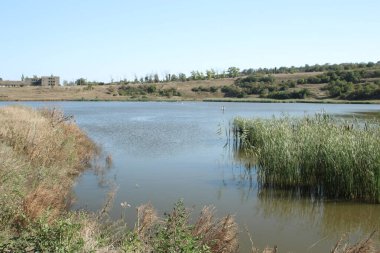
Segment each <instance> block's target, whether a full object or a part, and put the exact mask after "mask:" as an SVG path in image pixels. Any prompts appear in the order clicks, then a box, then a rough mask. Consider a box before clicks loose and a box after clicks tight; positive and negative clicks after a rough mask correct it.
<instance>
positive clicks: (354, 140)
mask: <svg viewBox="0 0 380 253" xmlns="http://www.w3.org/2000/svg"><path fill="white" fill-rule="evenodd" d="M233 127H234V133H235V134H234V136H235V143H236V145H237V148H239V149H243V150H244V151H246V152H249V153H250V154H251V155H252V156H254V157H255V159H256V161H257V164H256V165H257V166H256V167H257V175H258V181H259V184H260V185H261V187H263V188H278V189H291V190H301V191H302V192H304V191H306V192H307V193H311V194H313V195H314V196H318V197H324V198H329V199H346V200H359V201H367V202H373V203H379V202H380V141H379V136H380V124H379V122H378V121H376V120H372V121H359V120H355V119H352V120H348V121H347V120H344V119H339V118H337V117H333V116H331V115H328V114H325V113H320V114H316V115H315V116H307V115H306V116H304V117H301V118H297V117H290V116H285V115H284V116H281V117H273V118H270V119H258V118H256V119H243V118H236V119H235V120H234V123H233Z"/></svg>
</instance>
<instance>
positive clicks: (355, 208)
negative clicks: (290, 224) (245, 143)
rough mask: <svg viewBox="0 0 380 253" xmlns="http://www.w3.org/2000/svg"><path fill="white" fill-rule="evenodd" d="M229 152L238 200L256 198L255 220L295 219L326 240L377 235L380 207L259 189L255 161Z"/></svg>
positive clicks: (244, 154) (238, 152) (236, 151)
mask: <svg viewBox="0 0 380 253" xmlns="http://www.w3.org/2000/svg"><path fill="white" fill-rule="evenodd" d="M231 150H232V157H233V159H234V161H235V165H234V166H235V167H236V168H240V170H236V169H235V171H236V172H240V173H241V174H240V175H235V178H237V179H238V180H237V182H238V184H237V188H238V190H239V192H241V194H242V196H246V193H247V192H250V193H252V192H253V193H255V194H256V196H257V200H258V203H257V204H255V210H256V216H259V217H263V218H265V219H274V220H276V221H277V222H278V223H281V222H283V221H285V220H291V219H294V218H297V219H298V220H299V221H300V222H302V223H303V224H305V225H306V226H309V227H313V228H314V229H318V231H319V234H320V235H321V237H329V238H331V237H334V236H338V237H339V236H341V235H343V234H345V233H348V234H351V235H353V237H354V238H358V237H361V236H363V235H368V234H370V233H372V232H373V231H375V230H376V231H380V205H374V204H366V203H357V202H347V201H330V200H325V199H321V198H317V197H315V195H314V194H313V192H310V191H303V190H301V189H296V190H279V189H268V188H264V187H261V186H260V184H258V183H257V173H256V171H257V168H256V166H255V164H256V160H255V157H254V156H253V155H252V154H249V153H247V152H245V151H243V150H241V149H237V148H235V147H233V148H232V149H231ZM239 165H240V167H239ZM243 187H245V189H242V188H243ZM242 200H244V198H242ZM375 239H376V240H377V241H378V242H380V233H377V234H376V235H375Z"/></svg>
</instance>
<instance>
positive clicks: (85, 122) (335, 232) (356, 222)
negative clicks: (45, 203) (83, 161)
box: [0, 102, 380, 252]
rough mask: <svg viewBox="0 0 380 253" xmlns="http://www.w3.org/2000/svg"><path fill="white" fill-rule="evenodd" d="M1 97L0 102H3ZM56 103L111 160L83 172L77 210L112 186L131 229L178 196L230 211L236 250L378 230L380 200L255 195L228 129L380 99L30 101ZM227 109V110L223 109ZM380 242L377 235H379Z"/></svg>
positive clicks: (307, 248)
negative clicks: (148, 206) (246, 120)
mask: <svg viewBox="0 0 380 253" xmlns="http://www.w3.org/2000/svg"><path fill="white" fill-rule="evenodd" d="M4 104H7V103H0V105H4ZM24 104H28V105H32V106H35V107H41V106H49V107H50V106H55V107H58V108H61V109H62V110H63V111H64V112H65V113H66V114H68V115H74V117H75V120H76V122H77V123H78V124H79V126H80V127H81V128H82V129H84V130H85V131H86V132H87V133H88V134H89V136H90V137H91V138H92V139H93V140H94V141H96V142H97V143H99V144H100V145H101V146H102V148H103V151H104V154H105V155H108V154H110V155H111V156H112V158H113V165H112V166H111V168H109V169H108V170H107V171H106V172H105V174H104V175H103V177H101V178H100V177H99V176H96V175H95V174H94V172H92V171H88V172H86V173H84V174H83V175H82V176H81V177H80V178H79V179H78V181H77V184H76V185H75V188H74V192H75V195H76V198H77V202H76V203H75V204H74V206H73V209H81V208H85V209H87V210H98V209H99V208H101V207H102V205H103V203H104V200H105V196H106V195H107V192H109V190H110V188H112V187H111V185H116V186H117V194H116V197H115V205H114V207H113V208H112V210H111V213H110V214H111V216H113V217H115V218H117V217H120V215H121V213H122V212H123V211H122V208H121V206H120V203H121V202H124V201H127V202H128V203H129V204H131V205H132V207H131V208H128V209H126V210H125V212H126V217H127V222H128V223H129V224H130V225H131V226H133V224H134V222H135V217H136V211H135V208H134V207H136V206H138V205H140V204H143V203H147V202H151V203H152V204H153V205H154V206H155V207H156V208H157V210H158V211H159V212H160V213H161V214H163V213H164V212H165V211H166V212H167V211H170V209H171V208H172V207H173V204H174V203H175V202H176V201H177V200H179V199H181V198H183V199H184V202H185V204H186V206H189V207H193V208H194V211H195V212H198V211H199V210H200V209H201V207H202V206H203V205H209V204H212V205H214V206H215V207H216V208H217V215H219V216H222V215H226V214H228V213H232V214H234V215H235V217H236V220H237V222H238V223H239V228H240V231H241V233H240V244H241V252H247V251H248V250H249V248H250V242H249V239H248V236H247V233H246V232H245V227H246V228H247V229H248V231H249V232H250V234H251V235H252V239H253V241H254V243H255V246H256V247H260V248H263V247H265V246H266V245H277V246H278V248H279V250H280V251H281V252H328V250H329V249H330V248H331V247H332V246H333V245H334V243H335V242H336V240H338V239H339V238H340V236H341V235H342V234H344V233H350V234H351V239H352V240H354V239H356V238H357V237H358V236H363V235H367V234H368V233H370V232H372V231H373V230H378V231H379V230H380V205H369V204H360V203H351V202H334V201H324V202H323V201H318V200H313V199H306V198H297V197H294V196H291V194H289V193H287V192H282V193H281V192H280V193H279V192H276V193H273V192H260V193H258V189H257V183H256V178H255V172H254V170H247V169H246V168H245V166H244V162H240V161H239V160H240V159H239V158H238V157H237V155H236V154H233V152H232V151H231V150H230V149H229V148H228V147H225V144H226V134H225V133H226V129H228V124H229V122H230V121H231V120H232V119H233V118H234V117H235V116H244V117H272V116H273V115H281V114H283V113H286V114H290V115H299V116H301V115H304V114H305V113H307V114H313V113H315V112H321V111H322V110H324V111H326V112H328V113H331V114H339V115H350V114H353V113H356V112H376V111H380V105H326V104H255V103H199V102H198V103H197V102H184V103H159V102H141V103H140V102H48V103H46V102H29V103H24ZM222 106H225V110H224V111H223V110H221V107H222ZM376 240H377V242H379V241H380V236H377V237H376Z"/></svg>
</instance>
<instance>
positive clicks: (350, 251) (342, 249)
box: [331, 231, 380, 253]
mask: <svg viewBox="0 0 380 253" xmlns="http://www.w3.org/2000/svg"><path fill="white" fill-rule="evenodd" d="M375 233H376V231H373V232H372V233H371V234H370V235H369V236H368V238H365V239H363V240H361V241H360V242H357V243H356V244H354V245H352V246H350V245H349V244H348V243H347V239H346V236H342V238H340V240H339V241H338V242H337V243H336V244H335V246H334V248H333V249H332V250H331V253H380V251H377V250H376V249H375V246H374V243H373V241H372V237H373V236H374V234H375Z"/></svg>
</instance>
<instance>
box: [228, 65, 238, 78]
mask: <svg viewBox="0 0 380 253" xmlns="http://www.w3.org/2000/svg"><path fill="white" fill-rule="evenodd" d="M227 73H228V77H231V78H234V77H237V76H238V75H239V73H240V69H239V68H237V67H229V68H228V70H227Z"/></svg>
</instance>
